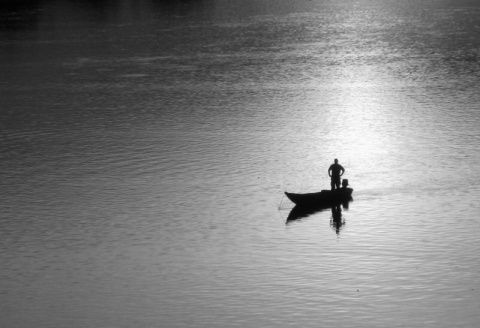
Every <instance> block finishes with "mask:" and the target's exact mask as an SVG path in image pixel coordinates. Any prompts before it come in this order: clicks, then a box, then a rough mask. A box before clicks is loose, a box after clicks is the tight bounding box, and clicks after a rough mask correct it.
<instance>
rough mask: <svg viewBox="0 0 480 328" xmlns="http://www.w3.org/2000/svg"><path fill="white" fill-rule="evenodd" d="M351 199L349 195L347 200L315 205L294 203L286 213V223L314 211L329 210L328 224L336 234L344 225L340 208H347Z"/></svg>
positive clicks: (304, 216)
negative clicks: (330, 216) (329, 218)
mask: <svg viewBox="0 0 480 328" xmlns="http://www.w3.org/2000/svg"><path fill="white" fill-rule="evenodd" d="M352 201H353V198H352V197H350V198H349V199H348V200H346V201H344V202H341V203H329V204H319V205H316V206H299V205H296V206H295V207H294V208H292V210H291V211H290V213H289V214H288V217H287V222H286V224H289V223H291V222H292V221H296V220H299V219H302V218H306V217H308V216H310V215H312V214H315V213H319V212H324V211H327V210H331V212H332V218H331V220H330V226H331V227H332V228H333V229H334V230H335V232H336V233H337V234H339V233H340V230H341V229H342V227H343V226H344V225H345V219H344V218H343V217H342V208H343V209H344V210H348V206H349V203H350V202H352Z"/></svg>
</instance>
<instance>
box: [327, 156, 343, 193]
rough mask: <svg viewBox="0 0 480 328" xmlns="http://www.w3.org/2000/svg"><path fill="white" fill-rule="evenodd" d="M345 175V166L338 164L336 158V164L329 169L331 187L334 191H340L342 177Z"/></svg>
mask: <svg viewBox="0 0 480 328" xmlns="http://www.w3.org/2000/svg"><path fill="white" fill-rule="evenodd" d="M343 173H345V169H344V168H343V166H341V165H340V164H338V159H336V158H335V163H334V164H332V165H330V167H329V168H328V175H329V176H330V178H332V180H331V182H330V186H331V187H332V190H335V188H336V189H339V188H340V177H341V176H342V175H343Z"/></svg>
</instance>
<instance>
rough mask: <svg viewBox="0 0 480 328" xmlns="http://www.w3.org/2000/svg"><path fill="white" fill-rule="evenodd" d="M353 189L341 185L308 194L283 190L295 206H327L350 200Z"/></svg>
mask: <svg viewBox="0 0 480 328" xmlns="http://www.w3.org/2000/svg"><path fill="white" fill-rule="evenodd" d="M352 193H353V189H352V188H348V187H342V188H340V189H337V190H322V191H320V192H314V193H309V194H294V193H290V192H285V195H286V196H287V197H288V199H290V200H291V201H292V202H293V203H294V204H295V205H297V206H308V207H327V208H328V207H329V206H334V205H337V204H341V203H344V202H349V201H351V200H352Z"/></svg>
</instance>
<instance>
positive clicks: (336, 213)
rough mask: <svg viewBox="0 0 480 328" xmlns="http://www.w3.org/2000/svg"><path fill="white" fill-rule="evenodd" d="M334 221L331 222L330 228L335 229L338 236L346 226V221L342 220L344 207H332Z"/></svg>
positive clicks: (338, 205)
mask: <svg viewBox="0 0 480 328" xmlns="http://www.w3.org/2000/svg"><path fill="white" fill-rule="evenodd" d="M331 210H332V219H331V220H330V226H331V227H332V228H333V229H335V232H336V233H337V235H339V234H340V230H341V229H342V226H344V225H345V220H342V206H341V205H340V204H337V205H335V206H332V207H331Z"/></svg>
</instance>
